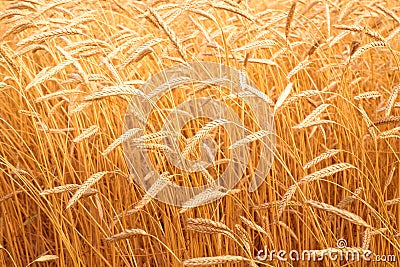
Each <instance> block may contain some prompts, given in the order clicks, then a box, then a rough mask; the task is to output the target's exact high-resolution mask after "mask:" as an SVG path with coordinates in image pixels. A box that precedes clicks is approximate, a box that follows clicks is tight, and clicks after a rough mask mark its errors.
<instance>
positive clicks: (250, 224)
mask: <svg viewBox="0 0 400 267" xmlns="http://www.w3.org/2000/svg"><path fill="white" fill-rule="evenodd" d="M240 219H241V220H242V222H243V224H245V225H247V226H248V227H250V228H251V229H253V230H254V231H257V232H260V233H263V234H265V235H267V232H266V231H265V230H264V228H262V227H261V226H259V225H258V224H256V223H255V222H252V221H250V220H249V219H247V218H245V217H243V216H240Z"/></svg>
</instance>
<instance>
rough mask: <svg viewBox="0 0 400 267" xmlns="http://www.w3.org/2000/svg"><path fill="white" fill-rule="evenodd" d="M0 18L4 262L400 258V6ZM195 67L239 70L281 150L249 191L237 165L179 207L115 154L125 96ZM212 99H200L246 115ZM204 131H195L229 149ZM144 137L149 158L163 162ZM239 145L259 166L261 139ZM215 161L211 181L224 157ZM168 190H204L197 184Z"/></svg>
mask: <svg viewBox="0 0 400 267" xmlns="http://www.w3.org/2000/svg"><path fill="white" fill-rule="evenodd" d="M0 9H1V13H0V22H1V23H0V36H1V37H0V103H1V109H0V130H1V135H0V169H1V172H0V266H27V265H28V264H31V265H32V266H33V265H35V266H182V265H186V266H205V265H213V264H214V266H366V265H367V263H366V262H346V261H329V260H324V261H322V262H293V261H290V260H289V261H287V262H282V261H278V260H276V259H275V260H273V261H265V262H263V261H259V260H257V259H255V257H256V255H257V252H258V251H259V250H260V249H264V247H267V248H268V249H271V250H272V249H275V250H286V251H290V250H292V249H296V250H299V251H301V250H306V249H313V250H318V251H319V252H320V253H322V252H323V251H326V250H327V249H329V248H336V246H337V244H336V242H337V240H338V239H340V238H344V239H346V240H347V243H348V244H347V246H348V249H354V250H355V249H357V250H361V251H362V250H366V249H370V250H371V251H372V252H374V253H376V254H393V255H396V256H397V258H399V256H400V253H399V252H400V244H399V232H400V228H399V224H400V216H399V211H400V190H399V178H400V172H399V167H400V166H399V156H400V154H399V152H400V143H399V138H400V133H399V132H400V100H399V97H398V94H399V91H400V89H399V88H400V86H399V84H400V75H399V70H400V64H399V63H400V61H399V49H400V45H399V41H400V36H399V33H400V10H399V9H400V5H399V3H398V1H396V0H389V1H364V0H359V1H351V0H350V1H349V0H345V1H340V0H325V1H278V0H277V1H240V0H239V1H233V0H209V1H157V0H155V1H120V0H87V1H71V0H60V1H45V0H18V1H1V2H0ZM191 61H210V62H216V63H221V64H225V65H229V66H231V67H233V68H236V69H240V70H243V71H245V72H246V74H247V75H248V76H249V77H250V78H251V79H252V80H253V81H254V82H255V83H256V85H257V87H258V88H259V89H260V90H262V91H263V92H264V93H265V94H266V96H267V97H268V101H270V103H271V106H272V105H274V107H272V109H274V115H275V124H276V140H277V145H276V151H275V160H274V163H273V166H272V168H271V171H270V173H269V174H268V176H267V177H265V182H264V183H263V184H262V186H261V187H260V188H258V190H256V191H255V192H253V193H249V192H248V190H247V188H248V184H249V177H250V176H251V168H249V169H248V172H247V175H246V176H245V177H243V179H242V180H241V181H240V183H239V184H238V185H237V187H236V188H235V189H234V190H231V191H229V192H228V194H227V195H226V196H225V197H223V198H222V199H219V200H218V201H215V202H213V203H210V204H207V205H202V206H200V207H196V208H189V209H182V208H179V207H174V206H170V205H166V204H163V203H161V202H159V201H156V200H152V198H151V197H149V195H146V194H145V192H144V191H143V190H142V189H141V188H140V187H139V186H138V185H137V184H136V183H135V182H133V180H132V177H131V176H130V174H129V172H128V169H127V166H126V164H125V160H124V155H123V150H122V147H121V146H120V144H121V143H122V141H123V140H125V139H127V138H129V133H128V134H127V135H125V136H122V137H121V134H123V131H122V126H123V120H124V114H125V111H126V108H127V106H128V104H129V100H130V98H131V97H132V95H133V94H138V92H137V89H140V86H141V85H142V84H143V83H144V82H145V81H146V80H147V79H148V78H149V77H150V76H151V75H153V74H156V73H158V72H160V71H162V70H163V69H167V68H169V67H171V66H175V65H177V64H180V63H185V62H191ZM211 87H212V86H211ZM185 90H186V91H179V90H178V91H176V92H174V94H175V95H171V96H170V98H168V97H166V99H163V101H164V102H165V103H166V104H165V106H166V107H167V108H168V107H170V108H171V105H173V102H174V101H172V100H173V99H185V97H189V94H190V88H189V89H185ZM187 90H189V93H188V91H187ZM217 91H218V90H217V89H215V88H208V89H206V90H204V91H202V94H203V95H205V96H207V95H211V94H212V95H214V96H217V97H219V98H222V99H223V101H225V103H227V104H231V105H233V106H235V107H236V108H238V107H239V111H240V110H241V111H243V113H246V114H247V113H248V112H249V109H251V108H256V107H246V106H245V105H244V104H243V103H241V102H240V101H239V100H237V101H236V102H235V101H233V100H232V99H230V98H229V97H225V98H224V95H223V94H222V93H220V94H218V93H217ZM171 97H172V98H173V99H172V98H171ZM231 98H232V97H231ZM171 99H172V100H171ZM235 103H236V104H235ZM157 118H158V119H157ZM149 123H150V124H153V125H156V126H154V127H155V128H156V129H157V127H159V126H157V124H160V123H162V121H161V119H160V118H159V117H157V116H154V118H153V119H152V121H151V122H149ZM205 123H207V121H199V122H193V123H192V124H191V125H188V126H187V127H186V129H185V132H184V133H183V137H184V138H190V137H192V136H194V135H195V134H196V132H198V131H199V129H201V128H202V127H203V126H204V125H205ZM214 126H215V127H213V129H212V131H211V130H210V132H207V134H210V135H212V134H214V136H215V138H217V139H218V138H219V139H218V140H221V139H222V140H225V142H226V143H228V141H229V140H228V139H227V138H226V137H225V136H224V135H225V134H224V132H223V127H222V126H220V125H214ZM254 131H255V130H254ZM152 133H153V135H150V136H149V135H148V136H146V137H143V138H144V139H146V140H147V141H149V142H148V143H147V146H148V147H147V149H149V150H153V149H154V150H158V151H157V154H154V155H155V157H154V163H155V164H156V165H159V166H165V165H167V164H166V163H165V158H163V157H162V156H161V155H160V151H159V150H162V149H163V148H162V147H161V146H160V144H159V143H157V134H156V133H155V132H150V133H149V134H152ZM217 139H216V140H217ZM182 142H183V143H184V142H185V141H184V140H183V141H182ZM247 142H248V143H250V147H252V150H251V151H252V156H253V161H256V159H257V151H258V150H257V146H256V144H257V134H253V135H250V136H248V139H247ZM194 147H195V146H194ZM182 149H183V148H182ZM161 152H162V151H161ZM218 153H219V155H220V158H219V163H218V166H220V167H218V168H217V167H216V170H217V171H215V172H212V173H211V176H212V177H215V176H218V175H219V172H218V170H221V169H223V167H221V166H223V165H224V164H226V162H227V161H229V159H225V158H226V157H227V154H226V151H225V150H224V149H223V148H220V150H219V151H218ZM224 159H225V160H224ZM251 164H252V163H251V162H250V163H249V165H251ZM167 171H168V172H169V173H167V174H168V175H167V177H166V178H168V179H175V178H176V177H175V175H176V174H175V173H174V172H173V170H171V169H168V170H167ZM160 174H161V173H160ZM200 176H201V174H200ZM180 182H182V183H185V184H190V185H192V186H197V185H199V184H202V183H204V181H203V180H202V178H201V177H199V175H197V174H193V175H189V176H186V177H184V180H183V181H180ZM398 260H399V259H398ZM398 264H399V263H398V262H397V263H396V262H393V263H389V262H387V263H372V265H371V266H378V265H382V266H398Z"/></svg>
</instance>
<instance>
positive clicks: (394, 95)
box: [385, 84, 400, 117]
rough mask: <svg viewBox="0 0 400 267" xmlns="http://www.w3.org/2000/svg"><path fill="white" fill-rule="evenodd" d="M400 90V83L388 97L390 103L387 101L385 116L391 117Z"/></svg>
mask: <svg viewBox="0 0 400 267" xmlns="http://www.w3.org/2000/svg"><path fill="white" fill-rule="evenodd" d="M399 90H400V84H399V85H397V86H395V87H394V88H393V91H392V93H391V94H390V97H389V99H388V103H387V106H386V110H385V116H386V117H389V115H390V112H391V111H392V108H393V105H394V102H395V101H396V99H397V96H398V95H399Z"/></svg>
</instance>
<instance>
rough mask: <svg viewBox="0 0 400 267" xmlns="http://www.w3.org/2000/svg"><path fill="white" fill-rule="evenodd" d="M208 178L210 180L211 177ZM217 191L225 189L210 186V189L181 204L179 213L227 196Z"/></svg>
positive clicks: (225, 193)
mask: <svg viewBox="0 0 400 267" xmlns="http://www.w3.org/2000/svg"><path fill="white" fill-rule="evenodd" d="M210 178H212V177H210ZM210 178H208V179H207V180H210ZM212 181H214V180H213V179H212ZM209 183H210V182H209ZM218 189H225V188H223V187H221V186H220V187H215V186H212V187H211V188H207V189H206V190H204V191H203V192H201V193H199V194H197V195H196V196H194V197H193V198H191V199H189V200H188V201H186V202H185V203H183V204H182V209H181V210H180V211H179V213H183V212H185V211H187V210H188V209H190V208H193V207H198V206H201V205H204V204H208V203H210V202H212V201H214V200H216V199H220V198H222V197H224V196H226V195H227V194H228V192H221V191H220V190H218Z"/></svg>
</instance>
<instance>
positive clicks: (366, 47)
mask: <svg viewBox="0 0 400 267" xmlns="http://www.w3.org/2000/svg"><path fill="white" fill-rule="evenodd" d="M382 47H386V43H385V42H382V41H376V42H371V43H368V44H366V45H364V46H361V47H360V48H358V49H357V50H356V51H355V52H354V53H351V56H350V57H348V59H347V60H346V61H345V62H344V65H348V64H350V62H351V61H352V60H354V59H357V58H359V57H360V56H361V55H362V54H364V53H365V52H367V51H368V50H371V49H374V48H382Z"/></svg>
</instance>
